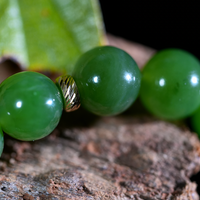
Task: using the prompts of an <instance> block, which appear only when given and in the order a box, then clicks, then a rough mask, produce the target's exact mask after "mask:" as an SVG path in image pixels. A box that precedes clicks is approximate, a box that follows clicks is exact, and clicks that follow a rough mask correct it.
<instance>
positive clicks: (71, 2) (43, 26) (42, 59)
mask: <svg viewBox="0 0 200 200" xmlns="http://www.w3.org/2000/svg"><path fill="white" fill-rule="evenodd" d="M104 43H105V41H104V34H103V24H102V19H101V13H100V9H99V4H98V1H97V0H0V57H5V56H11V57H14V58H16V59H17V61H18V62H19V63H20V64H21V65H22V67H24V68H25V69H28V70H35V71H51V72H60V73H65V72H67V73H69V74H70V73H71V71H72V69H73V66H74V63H75V61H76V60H77V58H78V57H79V56H80V55H81V54H82V53H83V52H85V51H87V50H89V49H90V48H92V47H94V46H98V45H103V44H104Z"/></svg>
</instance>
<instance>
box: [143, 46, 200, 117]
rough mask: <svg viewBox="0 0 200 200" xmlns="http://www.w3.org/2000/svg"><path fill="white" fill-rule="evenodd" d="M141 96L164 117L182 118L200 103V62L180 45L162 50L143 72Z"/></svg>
mask: <svg viewBox="0 0 200 200" xmlns="http://www.w3.org/2000/svg"><path fill="white" fill-rule="evenodd" d="M142 74H143V76H142V82H141V92H140V98H141V100H142V102H143V104H144V105H145V107H146V108H147V109H148V110H149V111H150V112H152V113H153V114H155V115H156V116H158V117H161V118H164V119H172V120H175V119H181V118H184V117H187V116H189V115H191V114H192V113H193V112H194V111H195V110H196V109H197V108H198V106H199V105H200V63H199V61H198V60H197V59H196V58H195V57H194V56H193V55H191V54H190V53H188V52H186V51H183V50H179V49H167V50H163V51H160V52H158V53H157V54H156V55H154V56H153V57H152V59H151V60H150V61H149V62H148V63H147V64H146V66H145V67H144V70H143V72H142Z"/></svg>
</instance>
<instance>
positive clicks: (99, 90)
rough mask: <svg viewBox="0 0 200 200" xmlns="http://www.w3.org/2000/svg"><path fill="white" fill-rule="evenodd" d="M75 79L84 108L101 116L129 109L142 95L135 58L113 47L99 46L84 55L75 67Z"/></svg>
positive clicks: (139, 75)
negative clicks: (140, 94) (139, 94)
mask: <svg viewBox="0 0 200 200" xmlns="http://www.w3.org/2000/svg"><path fill="white" fill-rule="evenodd" d="M73 77H74V80H75V82H76V85H77V87H78V91H79V94H80V99H81V105H82V106H83V107H84V108H86V109H87V110H88V111H90V112H92V113H94V114H97V115H101V116H108V115H116V114H119V113H121V112H123V111H124V110H126V109H127V108H128V107H129V106H130V105H131V104H132V103H133V102H134V101H135V99H136V97H137V96H138V93H139V88H140V80H141V74H140V70H139V68H138V66H137V64H136V62H135V61H134V60H133V59H132V57H131V56H130V55H128V54H127V53H126V52H124V51H123V50H121V49H118V48H115V47H111V46H104V47H97V48H94V49H92V50H90V51H88V52H86V53H85V54H83V55H82V56H81V57H80V59H79V60H78V62H77V63H76V65H75V68H74V73H73Z"/></svg>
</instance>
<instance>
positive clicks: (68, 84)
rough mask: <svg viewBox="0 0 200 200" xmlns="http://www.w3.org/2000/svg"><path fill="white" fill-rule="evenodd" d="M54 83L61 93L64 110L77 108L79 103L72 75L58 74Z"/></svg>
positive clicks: (70, 110)
mask: <svg viewBox="0 0 200 200" xmlns="http://www.w3.org/2000/svg"><path fill="white" fill-rule="evenodd" d="M56 85H57V86H58V87H59V88H60V90H61V91H62V93H63V97H64V100H65V110H66V112H72V111H75V110H77V109H78V108H79V107H80V105H81V103H80V95H79V92H78V88H77V85H76V83H75V81H74V79H73V77H72V76H70V75H62V76H59V77H58V78H57V79H56Z"/></svg>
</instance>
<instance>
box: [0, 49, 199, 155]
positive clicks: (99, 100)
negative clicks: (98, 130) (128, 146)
mask: <svg viewBox="0 0 200 200" xmlns="http://www.w3.org/2000/svg"><path fill="white" fill-rule="evenodd" d="M199 80H200V64H199V61H198V60H197V59H196V58H195V57H194V56H193V55H191V54H190V53H188V52H185V51H183V50H178V49H168V50H164V51H161V52H158V53H157V54H155V55H154V56H153V57H152V59H151V60H150V61H149V62H148V63H147V64H146V66H145V67H144V69H143V71H142V76H141V73H140V70H139V68H138V66H137V64H136V62H135V61H134V59H133V58H132V57H131V56H130V55H129V54H127V53H126V52H125V51H123V50H121V49H118V48H115V47H111V46H104V47H96V48H94V49H92V50H90V51H88V52H86V53H84V54H83V55H82V56H81V57H80V58H79V59H78V61H77V63H76V65H75V67H74V71H73V74H72V75H71V76H70V75H62V76H60V77H58V78H57V79H56V82H55V83H54V82H53V81H52V80H51V79H49V78H48V77H46V76H44V75H43V74H40V73H37V72H30V71H25V72H20V73H17V74H14V75H12V76H10V77H9V78H7V79H6V80H5V81H3V82H2V83H1V84H0V154H1V152H2V150H3V144H4V141H3V131H4V132H5V133H7V134H9V135H10V136H12V137H14V138H16V139H19V140H23V141H32V140H37V139H40V138H43V137H45V136H47V135H48V134H50V133H51V132H52V131H53V130H54V129H55V127H56V126H57V125H58V122H59V120H60V117H61V114H62V111H63V109H65V110H66V111H67V112H70V111H74V110H76V109H78V108H79V107H80V105H82V106H83V107H84V108H85V109H87V110H88V111H90V112H92V113H94V114H96V115H100V116H111V115H117V114H119V113H121V112H123V111H125V110H126V109H128V108H129V107H130V106H131V105H132V104H133V102H134V101H135V100H136V98H137V96H138V94H139V91H140V98H141V101H142V102H143V104H144V106H145V107H146V108H147V109H148V110H149V111H150V112H151V113H153V114H154V115H156V116H158V117H160V118H163V119H172V120H174V119H181V118H184V117H187V116H189V115H191V114H192V113H193V112H194V111H196V110H197V108H198V107H199V106H200V82H199ZM140 86H141V87H140ZM199 113H200V111H199ZM194 116H195V115H194ZM198 116H200V114H199V115H198ZM199 118H200V117H196V118H194V119H195V120H196V121H197V122H198V120H199ZM195 120H193V121H195ZM195 123H196V122H195ZM196 124H198V123H196Z"/></svg>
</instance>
